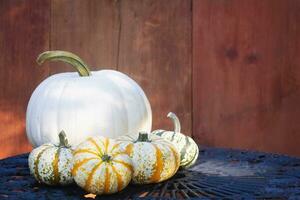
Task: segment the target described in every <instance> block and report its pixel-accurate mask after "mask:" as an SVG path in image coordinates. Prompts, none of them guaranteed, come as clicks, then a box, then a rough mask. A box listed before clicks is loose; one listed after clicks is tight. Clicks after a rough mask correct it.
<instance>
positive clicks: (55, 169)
mask: <svg viewBox="0 0 300 200" xmlns="http://www.w3.org/2000/svg"><path fill="white" fill-rule="evenodd" d="M60 149H61V148H58V149H57V151H56V153H55V156H54V160H53V163H52V167H53V183H54V184H57V183H59V179H60V177H59V172H58V162H59V153H60Z"/></svg>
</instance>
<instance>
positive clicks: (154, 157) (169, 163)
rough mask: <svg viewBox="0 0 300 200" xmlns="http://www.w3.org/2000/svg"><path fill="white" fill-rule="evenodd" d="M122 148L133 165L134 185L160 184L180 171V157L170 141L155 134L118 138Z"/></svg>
mask: <svg viewBox="0 0 300 200" xmlns="http://www.w3.org/2000/svg"><path fill="white" fill-rule="evenodd" d="M117 141H119V142H121V144H120V146H121V147H122V148H123V149H124V150H125V152H126V153H127V154H128V155H129V156H130V158H131V159H132V163H133V169H134V170H133V171H134V172H133V177H132V182H133V183H134V184H147V183H158V182H161V181H164V180H167V179H169V178H171V177H172V176H173V175H174V174H175V173H176V172H177V170H178V168H179V164H180V155H179V152H178V151H177V150H176V148H175V147H174V145H173V144H172V143H170V142H169V141H167V140H165V139H163V138H161V137H158V136H156V135H153V134H151V135H150V134H148V133H139V135H138V136H137V137H135V138H134V137H131V136H123V137H120V138H118V140H117Z"/></svg>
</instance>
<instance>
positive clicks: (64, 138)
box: [58, 131, 70, 148]
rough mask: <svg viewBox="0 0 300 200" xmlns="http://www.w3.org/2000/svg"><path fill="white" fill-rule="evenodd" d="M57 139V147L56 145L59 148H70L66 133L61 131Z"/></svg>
mask: <svg viewBox="0 0 300 200" xmlns="http://www.w3.org/2000/svg"><path fill="white" fill-rule="evenodd" d="M58 137H59V145H58V146H59V147H67V148H68V147H70V145H69V143H68V139H67V136H66V133H65V132H64V131H61V132H60V133H59V134H58Z"/></svg>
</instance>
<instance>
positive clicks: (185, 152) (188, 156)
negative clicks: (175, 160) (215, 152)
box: [152, 130, 199, 169]
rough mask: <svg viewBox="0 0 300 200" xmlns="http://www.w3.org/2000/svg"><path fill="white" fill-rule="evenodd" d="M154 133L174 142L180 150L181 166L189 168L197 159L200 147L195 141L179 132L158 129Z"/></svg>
mask: <svg viewBox="0 0 300 200" xmlns="http://www.w3.org/2000/svg"><path fill="white" fill-rule="evenodd" d="M152 134H155V135H158V136H161V137H163V138H165V139H166V140H168V141H170V142H172V143H173V144H174V146H176V148H177V150H178V151H179V152H180V167H181V168H184V169H186V168H189V167H191V166H192V165H193V164H195V162H196V161H197V158H198V155H199V148H198V145H197V144H196V143H195V141H194V140H193V139H192V138H190V137H188V136H185V135H183V134H182V133H179V132H174V131H164V130H156V131H153V132H152Z"/></svg>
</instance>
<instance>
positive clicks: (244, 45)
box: [193, 0, 300, 155]
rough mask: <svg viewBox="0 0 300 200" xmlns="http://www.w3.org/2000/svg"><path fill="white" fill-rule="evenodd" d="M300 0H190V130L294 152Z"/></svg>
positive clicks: (221, 140) (216, 139)
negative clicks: (191, 111)
mask: <svg viewBox="0 0 300 200" xmlns="http://www.w3.org/2000/svg"><path fill="white" fill-rule="evenodd" d="M299 11H300V2H299V1H292V0H291V1H280V0H279V1H272V0H269V1H268V0H266V1H260V0H257V1H209V0H201V1H197V0H195V1H194V4H193V114H194V115H193V120H194V121H193V133H194V136H195V137H196V138H197V140H198V141H199V142H200V143H204V144H207V145H213V146H225V147H236V148H249V149H259V150H263V151H273V152H282V153H287V154H291V155H300V148H299V142H300V134H299V131H300V123H299V117H300V88H299V84H300V59H299V56H298V55H299V54H300V37H299V34H300V24H299V21H300V12H299Z"/></svg>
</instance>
